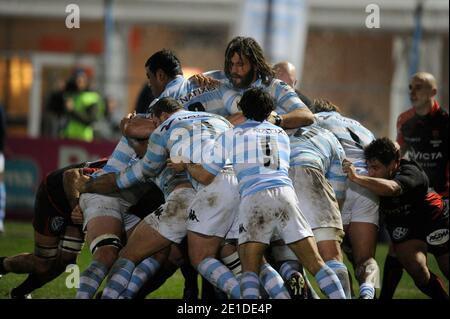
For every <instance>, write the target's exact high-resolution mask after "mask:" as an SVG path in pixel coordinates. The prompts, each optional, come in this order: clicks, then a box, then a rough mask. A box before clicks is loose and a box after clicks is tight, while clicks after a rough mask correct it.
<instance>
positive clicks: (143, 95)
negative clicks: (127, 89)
mask: <svg viewBox="0 0 450 319" xmlns="http://www.w3.org/2000/svg"><path fill="white" fill-rule="evenodd" d="M154 98H155V97H154V96H153V94H152V90H151V89H150V87H149V86H148V84H147V82H145V84H144V86H143V87H142V89H141V91H140V92H139V96H138V98H137V100H136V105H135V108H134V110H135V111H136V113H141V114H144V113H147V111H148V107H149V105H150V103H151V102H152V101H153V99H154Z"/></svg>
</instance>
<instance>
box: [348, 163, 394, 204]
mask: <svg viewBox="0 0 450 319" xmlns="http://www.w3.org/2000/svg"><path fill="white" fill-rule="evenodd" d="M342 169H343V171H344V172H345V173H346V174H347V176H348V178H349V179H350V180H351V181H352V182H355V183H356V184H358V185H360V186H362V187H365V188H367V189H368V190H370V191H372V192H373V193H375V194H376V195H379V196H386V197H395V196H399V195H401V194H402V187H401V186H400V184H399V183H398V182H397V181H395V180H389V179H384V178H377V177H369V176H364V175H359V174H357V173H356V170H355V167H354V166H353V164H352V162H350V161H348V160H346V159H344V161H343V163H342Z"/></svg>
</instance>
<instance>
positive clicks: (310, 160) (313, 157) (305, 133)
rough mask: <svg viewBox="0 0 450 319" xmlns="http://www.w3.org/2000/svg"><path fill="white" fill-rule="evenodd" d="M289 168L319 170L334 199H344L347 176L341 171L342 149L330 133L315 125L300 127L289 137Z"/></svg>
mask: <svg viewBox="0 0 450 319" xmlns="http://www.w3.org/2000/svg"><path fill="white" fill-rule="evenodd" d="M290 141H291V158H290V160H291V162H290V164H291V166H303V167H312V168H315V169H318V170H320V171H321V172H322V173H323V175H324V176H325V177H326V178H327V179H328V181H329V182H330V184H331V186H332V187H333V190H334V192H335V193H336V197H338V198H344V197H345V189H346V181H347V175H346V174H345V173H344V172H343V170H342V160H343V159H344V158H345V153H344V149H343V148H342V146H341V144H340V143H339V141H338V140H337V138H336V137H335V136H334V134H333V133H331V132H330V131H328V130H326V129H324V128H322V127H320V126H319V125H317V124H312V125H309V126H305V127H302V128H300V129H298V130H297V132H296V133H295V134H294V135H293V136H291V137H290Z"/></svg>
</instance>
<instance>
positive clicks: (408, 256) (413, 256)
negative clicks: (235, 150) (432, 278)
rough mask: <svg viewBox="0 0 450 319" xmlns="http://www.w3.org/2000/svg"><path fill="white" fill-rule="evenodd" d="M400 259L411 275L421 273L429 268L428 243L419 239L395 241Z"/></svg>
mask: <svg viewBox="0 0 450 319" xmlns="http://www.w3.org/2000/svg"><path fill="white" fill-rule="evenodd" d="M394 250H395V253H396V255H397V258H398V260H399V261H400V262H401V264H402V265H403V267H405V269H406V270H407V271H408V273H409V274H410V275H414V274H420V273H423V272H424V271H425V269H426V268H427V244H426V243H425V242H424V241H422V240H418V239H411V240H406V241H404V242H400V243H395V244H394Z"/></svg>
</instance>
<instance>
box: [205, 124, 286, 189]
mask: <svg viewBox="0 0 450 319" xmlns="http://www.w3.org/2000/svg"><path fill="white" fill-rule="evenodd" d="M209 152H210V154H211V157H212V159H211V160H210V161H209V163H204V164H203V167H204V168H205V169H206V170H207V171H208V172H210V173H211V174H214V175H217V174H218V173H219V172H220V170H221V169H222V168H223V167H224V166H225V164H227V163H229V162H230V163H231V164H232V165H233V168H234V171H235V173H236V177H237V179H238V181H239V192H240V194H241V196H242V197H244V196H247V195H250V194H253V193H256V192H258V191H261V190H264V189H268V188H274V187H282V186H289V187H293V186H292V181H291V180H290V178H289V175H288V170H289V156H290V147H289V137H288V135H287V134H286V132H285V131H284V130H283V129H282V128H280V127H278V126H275V125H273V124H271V123H269V122H267V121H264V122H258V121H253V120H247V121H246V122H244V123H242V124H240V125H238V126H236V127H235V128H233V129H230V130H228V131H227V132H225V133H224V134H222V135H221V136H219V137H218V139H217V140H216V143H214V146H213V147H212V148H211V150H210V151H209Z"/></svg>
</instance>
